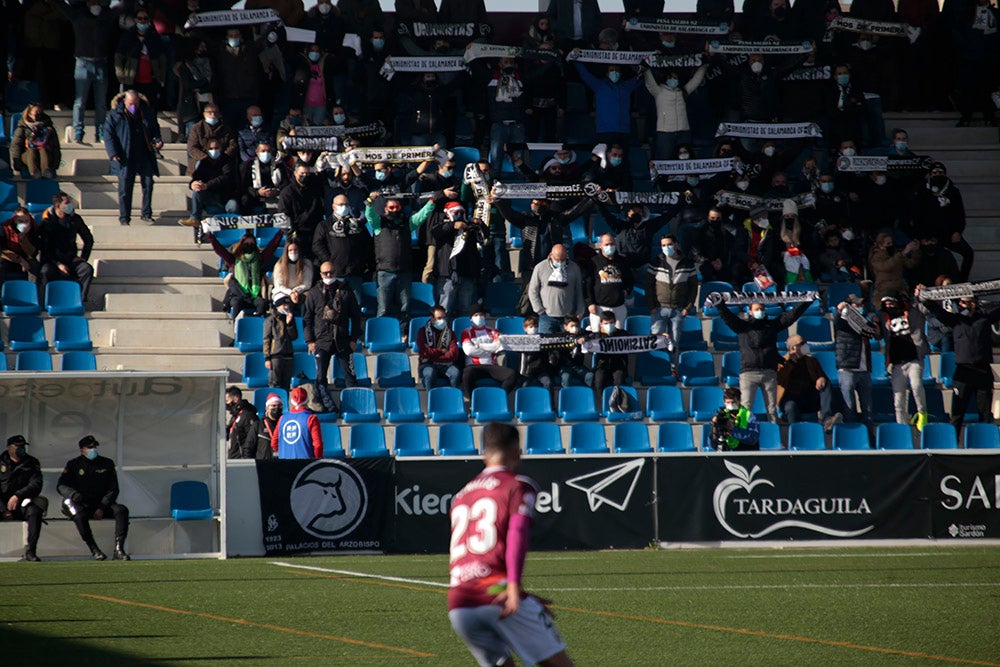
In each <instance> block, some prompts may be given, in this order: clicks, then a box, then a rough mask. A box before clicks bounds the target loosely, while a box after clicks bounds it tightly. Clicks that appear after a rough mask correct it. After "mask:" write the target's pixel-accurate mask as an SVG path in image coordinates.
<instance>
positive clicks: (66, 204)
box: [38, 192, 94, 303]
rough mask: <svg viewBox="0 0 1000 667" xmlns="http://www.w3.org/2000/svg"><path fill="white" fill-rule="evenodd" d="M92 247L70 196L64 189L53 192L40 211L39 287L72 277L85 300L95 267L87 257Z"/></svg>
mask: <svg viewBox="0 0 1000 667" xmlns="http://www.w3.org/2000/svg"><path fill="white" fill-rule="evenodd" d="M77 237H80V240H81V241H83V248H77V245H76V239H77ZM93 248H94V236H93V235H92V234H91V233H90V228H89V227H87V224H86V223H85V222H84V221H83V218H81V217H80V214H79V213H77V212H76V206H75V205H74V204H73V200H72V199H71V198H70V196H69V195H68V194H66V193H65V192H57V193H56V194H55V195H53V196H52V206H50V207H49V208H47V209H45V212H44V213H42V223H41V226H40V227H39V229H38V250H39V262H40V263H41V269H40V270H39V276H40V277H41V279H42V280H41V284H40V285H39V287H40V288H41V289H42V290H44V289H45V285H47V284H48V283H49V282H51V281H53V280H75V281H76V282H78V283H79V284H80V297H81V299H82V300H83V302H84V303H87V295H88V294H89V292H90V282H91V281H92V280H93V279H94V267H92V266H91V265H90V264H88V263H87V260H89V259H90V251H91V250H93Z"/></svg>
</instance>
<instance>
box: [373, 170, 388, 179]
mask: <svg viewBox="0 0 1000 667" xmlns="http://www.w3.org/2000/svg"><path fill="white" fill-rule="evenodd" d="M387 178H389V174H387V173H385V172H384V171H376V172H375V180H376V181H384V180H385V179H387Z"/></svg>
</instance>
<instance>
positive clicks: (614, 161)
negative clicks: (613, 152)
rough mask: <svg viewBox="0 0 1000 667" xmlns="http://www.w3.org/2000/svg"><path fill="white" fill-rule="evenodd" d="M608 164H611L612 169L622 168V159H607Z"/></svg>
mask: <svg viewBox="0 0 1000 667" xmlns="http://www.w3.org/2000/svg"><path fill="white" fill-rule="evenodd" d="M608 162H609V163H611V166H612V167H620V166H622V159H621V158H620V157H609V158H608Z"/></svg>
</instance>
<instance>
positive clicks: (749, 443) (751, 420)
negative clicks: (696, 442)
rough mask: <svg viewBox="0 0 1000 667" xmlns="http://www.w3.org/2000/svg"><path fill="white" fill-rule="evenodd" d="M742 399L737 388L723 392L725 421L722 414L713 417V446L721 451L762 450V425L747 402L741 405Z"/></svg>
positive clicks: (729, 388)
mask: <svg viewBox="0 0 1000 667" xmlns="http://www.w3.org/2000/svg"><path fill="white" fill-rule="evenodd" d="M741 397H742V392H741V390H740V389H737V388H736V387H726V389H725V391H723V392H722V401H723V409H724V410H725V412H726V415H725V419H723V416H722V415H720V414H717V415H715V416H714V417H712V446H713V447H715V449H717V450H719V451H734V452H756V451H759V450H760V424H758V423H757V417H756V416H755V415H754V414H753V413H752V412H751V411H750V408H748V407H747V404H746V400H743V401H742V405H741V404H740V401H741Z"/></svg>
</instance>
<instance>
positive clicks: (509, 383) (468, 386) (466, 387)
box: [462, 364, 518, 398]
mask: <svg viewBox="0 0 1000 667" xmlns="http://www.w3.org/2000/svg"><path fill="white" fill-rule="evenodd" d="M483 378H493V379H494V380H496V381H497V382H499V383H500V386H501V387H503V390H504V391H505V392H507V393H508V394H509V393H511V392H512V391H514V388H515V387H516V386H517V378H518V373H517V371H515V370H514V369H513V368H507V367H506V366H500V365H499V364H486V365H478V364H476V365H473V364H469V365H468V366H466V367H465V368H464V369H462V393H463V394H465V396H466V398H472V390H473V389H475V387H476V382H478V381H479V380H481V379H483Z"/></svg>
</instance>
